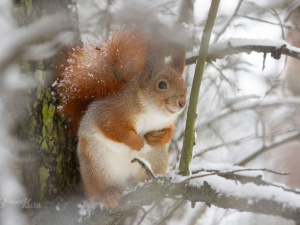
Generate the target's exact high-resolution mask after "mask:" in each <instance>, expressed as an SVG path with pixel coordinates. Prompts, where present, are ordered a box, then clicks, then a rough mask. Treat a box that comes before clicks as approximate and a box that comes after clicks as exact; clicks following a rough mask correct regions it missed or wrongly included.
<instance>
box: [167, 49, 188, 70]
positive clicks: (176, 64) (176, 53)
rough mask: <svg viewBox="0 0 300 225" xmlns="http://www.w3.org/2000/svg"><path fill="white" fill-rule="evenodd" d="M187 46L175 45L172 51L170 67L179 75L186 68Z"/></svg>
mask: <svg viewBox="0 0 300 225" xmlns="http://www.w3.org/2000/svg"><path fill="white" fill-rule="evenodd" d="M185 55H186V53H185V46H183V45H175V46H172V49H171V61H170V62H169V65H170V66H171V67H172V68H173V69H175V70H176V71H177V72H178V73H180V74H182V73H183V70H184V67H185Z"/></svg>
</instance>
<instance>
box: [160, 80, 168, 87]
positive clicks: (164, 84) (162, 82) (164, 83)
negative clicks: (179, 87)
mask: <svg viewBox="0 0 300 225" xmlns="http://www.w3.org/2000/svg"><path fill="white" fill-rule="evenodd" d="M158 87H159V88H160V89H167V88H168V86H167V83H166V82H165V81H161V82H159V83H158Z"/></svg>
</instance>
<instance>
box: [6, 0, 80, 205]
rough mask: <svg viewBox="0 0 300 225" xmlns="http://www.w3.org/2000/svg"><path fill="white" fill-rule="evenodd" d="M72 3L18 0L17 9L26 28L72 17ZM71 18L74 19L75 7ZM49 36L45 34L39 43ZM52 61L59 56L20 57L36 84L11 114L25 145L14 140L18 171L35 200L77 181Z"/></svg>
mask: <svg viewBox="0 0 300 225" xmlns="http://www.w3.org/2000/svg"><path fill="white" fill-rule="evenodd" d="M68 6H69V7H68ZM72 7H75V2H73V1H72V0H64V1H61V0H55V1H47V0H38V1H32V0H22V1H21V0H18V1H15V8H14V13H15V16H16V18H17V20H18V23H19V25H20V26H23V25H28V24H30V23H33V22H36V21H38V20H39V19H40V18H42V17H44V16H47V15H51V14H53V13H57V12H64V13H68V14H70V15H71V10H72V9H74V8H72ZM70 9H71V10H70ZM72 17H73V18H74V19H76V15H74V10H73V14H72ZM45 40H47V37H46V36H45V37H44V38H43V40H41V42H42V41H45ZM37 44H38V43H37ZM54 60H55V57H53V58H51V59H47V60H39V61H28V60H26V59H20V67H21V70H22V71H24V72H26V73H27V74H31V76H32V78H33V80H34V83H35V84H36V86H35V87H30V88H27V89H26V90H25V91H22V92H19V93H18V95H17V100H16V98H15V99H14V101H12V102H11V107H12V110H11V113H12V115H15V116H16V117H17V118H18V119H17V121H16V124H15V127H14V129H13V130H12V132H13V134H14V135H16V136H17V137H18V138H19V139H20V140H21V144H20V143H19V144H16V148H18V149H20V151H19V155H18V156H17V158H18V163H17V168H16V171H17V173H18V175H19V177H20V179H21V181H22V182H23V184H24V186H25V188H26V192H27V195H26V196H27V198H28V199H31V200H32V201H34V202H43V201H45V200H51V199H57V198H61V197H63V196H64V195H68V194H69V193H70V192H73V191H74V187H75V185H76V184H77V183H78V180H79V173H78V171H77V161H76V153H75V151H76V143H75V140H73V139H71V138H69V137H68V133H67V129H66V126H67V121H66V120H64V119H62V118H61V116H60V115H59V114H58V113H57V110H56V106H57V102H56V100H55V98H54V97H53V91H52V90H51V84H52V83H53V81H54V79H55V78H54V76H53V69H54ZM20 116H22V117H20ZM12 117H13V116H12ZM20 118H21V119H20Z"/></svg>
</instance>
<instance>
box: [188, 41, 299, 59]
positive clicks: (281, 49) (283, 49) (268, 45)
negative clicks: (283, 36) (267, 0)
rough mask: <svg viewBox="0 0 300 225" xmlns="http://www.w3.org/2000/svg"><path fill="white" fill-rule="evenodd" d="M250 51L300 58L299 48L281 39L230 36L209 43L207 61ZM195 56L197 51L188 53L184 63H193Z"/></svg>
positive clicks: (276, 57)
mask: <svg viewBox="0 0 300 225" xmlns="http://www.w3.org/2000/svg"><path fill="white" fill-rule="evenodd" d="M251 52H262V53H271V56H272V57H273V58H275V59H279V58H280V56H281V55H286V56H291V57H293V58H296V59H300V48H297V47H294V46H292V45H290V44H289V43H287V42H286V41H283V40H269V39H246V38H230V39H228V40H226V41H222V42H219V43H216V44H213V45H211V46H210V47H209V51H208V55H207V61H215V60H216V59H220V58H223V57H225V56H227V55H233V54H239V53H248V54H250V53H251ZM197 56H198V54H197V52H192V53H188V54H187V57H186V64H187V65H189V64H193V63H195V62H196V60H197Z"/></svg>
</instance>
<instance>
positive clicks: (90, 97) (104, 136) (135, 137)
mask: <svg viewBox="0 0 300 225" xmlns="http://www.w3.org/2000/svg"><path fill="white" fill-rule="evenodd" d="M168 44H170V43H167V42H164V43H159V40H158V38H154V37H153V36H151V34H149V33H147V32H143V31H140V30H138V29H130V28H122V29H120V30H119V31H115V32H113V33H112V34H111V35H110V38H108V39H107V40H106V41H105V42H104V44H102V45H100V44H95V43H92V42H88V43H84V45H83V46H82V47H76V48H73V49H72V50H71V51H69V52H68V53H67V54H66V57H65V59H63V62H62V64H61V65H60V67H59V69H58V84H57V87H56V89H57V92H58V95H59V97H60V101H61V105H60V110H61V112H62V113H63V114H65V115H66V116H67V117H70V118H71V127H72V129H73V132H74V131H77V129H78V127H79V129H78V133H77V135H78V147H77V153H78V158H79V163H80V172H81V177H82V181H83V186H84V189H85V192H86V194H87V195H88V196H89V197H90V198H92V199H93V200H95V201H100V202H102V203H103V204H104V206H105V207H106V208H114V207H116V206H118V204H119V200H120V191H122V190H123V189H124V188H126V187H130V186H132V185H134V184H137V183H139V182H141V181H144V180H145V179H147V175H146V173H145V171H144V170H143V168H142V167H141V166H140V165H139V164H138V163H131V160H132V159H134V158H135V157H140V158H144V159H145V160H147V161H148V162H149V163H150V164H151V167H152V170H153V172H154V174H160V175H165V174H166V170H167V164H168V148H167V144H168V143H169V142H170V140H171V138H172V135H173V130H174V122H175V120H176V117H177V116H178V115H179V114H180V113H181V112H182V111H183V109H184V107H185V105H186V95H187V87H186V84H185V82H184V79H183V78H182V73H183V70H184V67H185V50H184V47H182V46H181V47H180V46H179V47H178V46H177V47H178V48H177V50H175V51H171V57H170V58H171V59H170V60H169V61H168V62H166V60H165V57H166V52H167V50H166V49H167V46H166V45H168Z"/></svg>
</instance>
